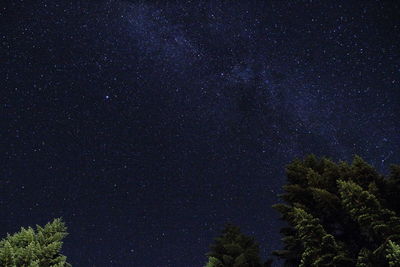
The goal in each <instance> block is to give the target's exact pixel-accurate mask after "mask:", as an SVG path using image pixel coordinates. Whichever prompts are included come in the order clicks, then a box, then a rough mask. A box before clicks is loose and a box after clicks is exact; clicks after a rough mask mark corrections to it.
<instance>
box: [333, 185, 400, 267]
mask: <svg viewBox="0 0 400 267" xmlns="http://www.w3.org/2000/svg"><path fill="white" fill-rule="evenodd" d="M338 184H339V188H340V196H341V199H342V203H343V206H344V208H345V209H346V210H347V212H348V213H349V214H350V216H351V217H352V218H353V220H355V221H357V222H358V224H359V225H360V228H361V230H362V231H363V232H362V234H363V235H365V236H366V237H367V238H368V239H369V241H370V242H369V245H370V246H372V248H373V249H374V251H373V252H372V255H370V257H369V258H370V260H371V261H373V262H375V264H379V266H384V265H385V263H386V262H387V261H386V257H385V256H386V255H385V254H386V249H387V247H388V242H389V241H391V240H396V241H397V240H400V218H399V217H397V216H396V213H395V212H393V211H391V210H389V209H386V208H384V207H382V205H381V204H380V203H379V201H378V199H377V198H376V197H375V196H374V195H373V194H372V193H370V192H369V191H367V190H363V188H362V187H361V186H359V185H358V184H356V183H354V182H352V181H348V182H345V181H338ZM399 264H400V262H399Z"/></svg>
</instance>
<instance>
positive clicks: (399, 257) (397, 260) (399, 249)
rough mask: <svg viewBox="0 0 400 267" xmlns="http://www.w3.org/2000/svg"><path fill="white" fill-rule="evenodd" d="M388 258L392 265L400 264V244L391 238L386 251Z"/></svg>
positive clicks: (397, 265)
mask: <svg viewBox="0 0 400 267" xmlns="http://www.w3.org/2000/svg"><path fill="white" fill-rule="evenodd" d="M386 258H387V259H388V260H389V266H390V267H399V266H400V246H399V245H397V244H396V243H394V242H392V241H390V240H389V245H388V248H387V251H386Z"/></svg>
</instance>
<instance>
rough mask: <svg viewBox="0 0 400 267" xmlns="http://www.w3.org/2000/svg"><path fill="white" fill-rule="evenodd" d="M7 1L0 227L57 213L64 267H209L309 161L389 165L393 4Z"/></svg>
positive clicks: (396, 103) (265, 238)
mask: <svg viewBox="0 0 400 267" xmlns="http://www.w3.org/2000/svg"><path fill="white" fill-rule="evenodd" d="M34 2H35V3H30V2H27V1H18V2H16V1H13V2H12V3H8V4H6V5H5V7H4V8H3V9H2V10H1V11H0V12H1V15H0V20H1V24H0V25H1V26H0V29H1V31H0V32H1V41H2V50H1V51H2V58H3V60H2V64H1V66H0V68H1V73H2V74H4V76H3V77H4V78H3V79H2V87H1V88H3V89H2V94H1V97H0V101H1V107H2V111H3V113H2V114H4V116H2V118H3V119H2V122H3V123H2V129H3V130H2V131H1V137H2V141H3V142H2V151H3V153H2V158H1V159H0V162H1V167H2V168H1V176H0V186H1V188H2V190H3V191H2V193H1V194H0V195H1V196H0V205H1V207H2V216H1V226H2V227H1V233H2V234H3V235H4V234H5V233H6V232H15V231H16V230H18V228H19V226H28V225H35V224H44V223H46V222H47V221H49V220H51V219H52V218H54V217H59V216H61V217H63V218H64V220H65V221H66V223H67V226H68V227H69V232H70V235H69V237H68V238H67V239H66V240H65V245H64V254H65V255H67V256H68V258H69V261H70V262H71V263H72V264H73V265H74V266H174V267H176V266H182V267H187V266H202V264H204V263H205V256H204V253H206V252H207V251H208V245H209V244H210V243H211V242H212V238H213V237H214V236H216V235H217V234H218V233H219V230H220V229H221V227H222V225H223V224H224V223H225V222H227V221H232V222H234V223H236V224H238V225H239V226H241V227H242V229H243V231H244V232H246V233H247V234H250V235H252V236H254V237H255V238H256V239H257V240H258V241H260V243H261V248H262V252H263V257H264V258H265V257H266V256H267V254H268V253H269V252H270V251H271V250H273V249H277V248H279V246H280V243H279V238H280V237H279V233H278V229H279V227H280V226H281V225H280V224H281V223H280V222H279V221H278V218H277V216H278V215H277V214H276V213H275V211H273V210H272V208H270V206H271V205H272V204H274V203H276V202H277V201H279V199H278V197H277V194H278V193H279V192H280V190H281V189H280V188H281V186H282V185H283V184H284V183H285V176H284V166H285V165H286V164H287V163H289V162H290V161H291V160H292V159H293V158H295V157H303V156H304V155H306V154H308V153H314V154H316V155H319V156H328V157H331V158H333V159H334V160H351V159H352V157H353V155H354V154H358V155H360V156H362V157H364V158H365V159H366V160H367V161H368V162H370V163H371V164H373V165H374V166H375V167H377V168H378V169H379V170H380V171H382V172H386V171H387V168H388V166H389V164H391V163H399V162H400V158H399V156H398V154H397V153H396V151H398V150H399V148H400V135H399V132H400V121H399V120H398V117H399V114H400V94H399V82H400V56H399V51H400V47H399V46H400V45H399V44H400V42H399V34H400V29H399V25H400V19H399V18H400V16H398V14H399V12H400V6H399V4H398V3H396V1H362V2H358V1H255V2H252V1H235V2H232V1H231V2H223V1H180V3H172V2H170V1H166V2H164V1H79V2H76V1H59V2H58V1H46V0H41V1H34Z"/></svg>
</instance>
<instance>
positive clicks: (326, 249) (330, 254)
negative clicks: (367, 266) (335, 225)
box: [293, 207, 352, 267]
mask: <svg viewBox="0 0 400 267" xmlns="http://www.w3.org/2000/svg"><path fill="white" fill-rule="evenodd" d="M293 217H294V223H295V224H296V225H295V228H296V230H297V231H298V233H299V237H300V239H301V240H302V245H303V248H304V249H303V252H302V255H301V261H300V265H299V267H317V266H349V265H351V264H352V260H351V259H350V258H348V257H347V255H346V252H345V251H344V250H343V248H342V247H340V246H339V245H338V244H337V243H336V241H335V238H334V237H333V236H332V235H330V234H328V233H326V231H325V230H324V228H323V227H322V226H321V224H320V223H319V220H318V219H317V218H314V217H313V216H312V215H310V214H308V213H307V212H305V211H304V210H303V209H300V208H296V207H295V208H293Z"/></svg>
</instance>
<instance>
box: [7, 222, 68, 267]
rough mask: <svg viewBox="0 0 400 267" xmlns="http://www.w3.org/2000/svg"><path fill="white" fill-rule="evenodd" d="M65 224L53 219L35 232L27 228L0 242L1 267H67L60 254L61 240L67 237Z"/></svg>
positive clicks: (38, 227)
mask: <svg viewBox="0 0 400 267" xmlns="http://www.w3.org/2000/svg"><path fill="white" fill-rule="evenodd" d="M66 230H67V229H66V227H65V224H64V223H63V222H62V221H61V219H55V220H54V221H53V222H51V223H48V224H46V225H45V227H40V226H39V225H37V230H36V231H35V230H34V229H33V228H31V227H29V228H27V229H25V228H21V231H20V232H18V233H15V234H13V235H9V234H8V235H7V237H6V238H4V239H2V240H1V241H0V266H2V267H21V266H29V267H69V266H71V265H70V264H68V263H67V262H66V257H65V256H64V255H62V254H60V250H61V247H62V241H61V240H62V239H63V238H64V237H65V236H66V235H67V232H66Z"/></svg>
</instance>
